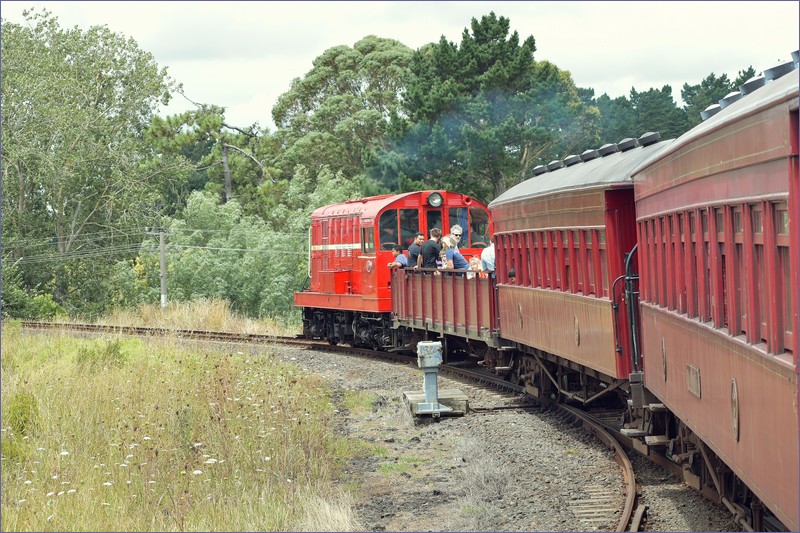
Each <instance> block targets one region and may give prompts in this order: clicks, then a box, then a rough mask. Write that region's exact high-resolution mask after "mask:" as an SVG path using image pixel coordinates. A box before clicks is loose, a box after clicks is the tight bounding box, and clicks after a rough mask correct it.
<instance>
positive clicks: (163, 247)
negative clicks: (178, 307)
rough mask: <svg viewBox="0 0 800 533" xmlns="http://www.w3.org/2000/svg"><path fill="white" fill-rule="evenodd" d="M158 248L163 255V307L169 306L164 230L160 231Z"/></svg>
mask: <svg viewBox="0 0 800 533" xmlns="http://www.w3.org/2000/svg"><path fill="white" fill-rule="evenodd" d="M158 248H159V255H160V256H161V309H166V307H167V249H166V246H165V245H164V230H163V229H160V230H159V233H158Z"/></svg>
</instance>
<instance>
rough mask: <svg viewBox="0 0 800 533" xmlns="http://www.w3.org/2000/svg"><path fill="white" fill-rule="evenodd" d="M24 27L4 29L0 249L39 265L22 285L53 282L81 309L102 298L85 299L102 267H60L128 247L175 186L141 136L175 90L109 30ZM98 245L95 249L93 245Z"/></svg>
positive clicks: (39, 20)
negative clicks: (0, 244) (81, 303)
mask: <svg viewBox="0 0 800 533" xmlns="http://www.w3.org/2000/svg"><path fill="white" fill-rule="evenodd" d="M24 16H25V23H23V24H15V23H9V22H6V21H3V23H2V47H3V62H2V101H3V105H2V121H3V128H2V158H3V178H2V179H3V215H4V216H3V240H4V243H5V244H6V247H7V248H10V249H11V251H12V253H13V255H14V256H15V257H16V258H17V259H19V258H20V257H23V256H27V257H31V256H35V257H39V258H40V260H39V261H38V262H36V261H28V262H27V264H25V265H24V274H25V278H26V282H27V283H28V284H29V285H35V284H37V283H38V284H42V283H46V282H51V284H52V285H53V286H54V288H55V289H57V293H58V296H59V297H60V298H61V299H62V300H63V299H65V298H68V297H70V295H71V296H72V297H73V299H74V300H75V301H76V305H78V304H77V299H78V298H83V299H86V298H88V299H92V298H94V299H99V298H102V295H99V294H96V295H91V294H88V292H90V291H92V290H94V289H93V288H92V287H93V285H92V283H93V282H94V281H96V278H97V277H98V272H97V270H96V269H97V268H99V267H98V265H97V264H95V265H92V268H88V269H82V268H77V267H76V268H74V271H73V273H74V275H73V276H72V277H70V275H69V272H66V274H65V270H64V268H63V267H65V265H69V264H70V263H66V262H63V261H61V260H63V259H65V258H66V257H75V256H76V255H78V254H84V255H86V254H87V253H88V251H89V250H90V249H92V248H93V247H94V248H98V247H100V248H103V249H106V250H110V249H117V250H118V249H119V248H115V247H117V246H118V245H119V244H120V241H121V242H122V243H128V242H130V239H131V237H130V233H131V231H132V228H139V227H142V226H143V225H145V224H146V223H147V222H148V221H149V220H152V217H154V216H155V215H157V212H156V210H157V204H158V202H157V196H158V192H157V191H158V189H159V187H160V184H161V183H162V182H164V181H165V180H170V179H178V178H180V177H181V172H182V167H174V166H172V165H171V164H170V162H169V161H167V160H164V159H159V158H157V157H156V154H155V153H154V152H153V151H152V150H151V149H150V145H149V144H148V143H147V141H146V140H145V138H144V135H143V132H144V131H145V130H146V128H147V126H148V124H149V122H150V119H151V118H152V117H153V115H154V113H155V111H156V109H157V107H158V105H159V104H165V103H167V102H168V100H169V98H170V92H171V91H172V90H173V89H174V88H175V83H174V82H173V81H172V80H171V79H170V78H169V77H168V75H167V71H166V69H163V68H159V66H158V65H157V64H156V62H155V60H154V58H153V56H152V55H151V54H149V53H147V52H145V51H143V50H141V49H140V48H139V47H138V45H137V44H136V42H135V41H133V40H132V39H128V38H125V37H124V36H122V35H119V34H115V33H113V32H111V31H110V30H109V29H108V28H106V27H104V26H95V27H92V28H89V29H88V30H86V31H82V30H80V29H78V28H77V27H75V28H72V29H63V28H61V26H60V25H59V23H58V19H57V18H56V17H54V16H52V14H51V13H50V12H48V11H46V10H44V11H42V12H38V13H35V12H25V14H24ZM101 233H102V235H103V237H104V239H105V240H104V242H103V243H102V245H99V244H98V243H97V241H96V239H93V238H91V237H92V236H95V235H99V234H101ZM140 237H141V236H138V238H140ZM135 238H137V237H134V239H135ZM48 254H51V256H48ZM95 257H96V256H95ZM21 265H22V263H21ZM54 265H55V266H60V267H62V269H61V270H60V271H59V276H56V275H55V272H54V270H53V269H51V268H50V267H53V266H54ZM72 266H75V265H74V264H73V265H72ZM81 275H86V276H87V277H88V278H89V279H85V280H83V279H81V280H79V279H77V278H76V277H75V276H81ZM56 278H57V279H56ZM84 282H85V283H84ZM94 288H95V289H98V290H100V288H99V287H94Z"/></svg>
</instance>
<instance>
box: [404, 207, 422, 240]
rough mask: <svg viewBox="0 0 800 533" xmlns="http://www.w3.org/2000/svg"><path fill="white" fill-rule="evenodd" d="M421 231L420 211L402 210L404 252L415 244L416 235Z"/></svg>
mask: <svg viewBox="0 0 800 533" xmlns="http://www.w3.org/2000/svg"><path fill="white" fill-rule="evenodd" d="M418 231H419V211H417V210H416V209H401V210H400V246H401V247H402V248H403V250H405V249H407V248H408V247H409V246H411V243H413V242H414V235H416V233H417V232H418Z"/></svg>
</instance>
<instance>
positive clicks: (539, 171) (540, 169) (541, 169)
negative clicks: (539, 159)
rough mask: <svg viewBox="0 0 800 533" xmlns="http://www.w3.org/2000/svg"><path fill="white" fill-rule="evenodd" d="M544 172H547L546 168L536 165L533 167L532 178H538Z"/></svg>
mask: <svg viewBox="0 0 800 533" xmlns="http://www.w3.org/2000/svg"><path fill="white" fill-rule="evenodd" d="M545 172H547V167H546V166H544V165H536V166H535V167H533V175H534V176H538V175H540V174H544V173H545Z"/></svg>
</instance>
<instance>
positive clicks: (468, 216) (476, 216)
mask: <svg viewBox="0 0 800 533" xmlns="http://www.w3.org/2000/svg"><path fill="white" fill-rule="evenodd" d="M449 216H450V226H453V225H455V224H458V225H459V226H461V228H462V229H464V237H463V238H462V242H464V243H465V246H466V247H467V248H486V247H487V246H489V237H490V235H489V213H487V212H486V210H485V209H484V208H482V207H469V208H467V207H454V208H451V209H450V212H449ZM467 239H468V240H467Z"/></svg>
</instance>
